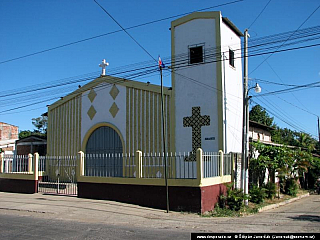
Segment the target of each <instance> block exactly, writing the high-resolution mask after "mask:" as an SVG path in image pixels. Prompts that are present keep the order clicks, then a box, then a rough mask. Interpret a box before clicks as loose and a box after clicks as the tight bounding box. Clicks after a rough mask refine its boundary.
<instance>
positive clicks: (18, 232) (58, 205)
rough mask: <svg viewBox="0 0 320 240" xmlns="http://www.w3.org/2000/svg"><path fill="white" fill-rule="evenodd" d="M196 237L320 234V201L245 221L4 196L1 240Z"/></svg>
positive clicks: (305, 200)
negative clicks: (214, 235)
mask: <svg viewBox="0 0 320 240" xmlns="http://www.w3.org/2000/svg"><path fill="white" fill-rule="evenodd" d="M191 232H200V233H201V232H202V233H203V232H215V233H320V195H311V196H309V197H305V198H303V199H300V200H298V201H295V202H292V203H290V204H287V205H285V206H282V207H279V208H276V209H273V210H268V211H265V212H261V213H258V214H255V215H251V216H246V217H240V218H207V217H201V216H199V215H197V214H189V213H178V212H171V213H169V214H167V213H165V212H164V211H162V210H156V209H150V208H143V207H140V206H135V205H130V204H123V203H117V202H111V201H101V200H100V201H99V200H89V199H79V198H70V197H61V196H44V195H18V194H9V193H0V239H190V233H191Z"/></svg>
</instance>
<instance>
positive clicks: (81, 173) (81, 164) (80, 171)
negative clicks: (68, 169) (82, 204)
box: [77, 151, 84, 179]
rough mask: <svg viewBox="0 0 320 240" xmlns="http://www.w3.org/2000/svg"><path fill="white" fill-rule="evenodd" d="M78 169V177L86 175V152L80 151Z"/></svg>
mask: <svg viewBox="0 0 320 240" xmlns="http://www.w3.org/2000/svg"><path fill="white" fill-rule="evenodd" d="M77 161H78V171H77V179H78V177H80V176H84V152H82V151H80V152H78V159H77Z"/></svg>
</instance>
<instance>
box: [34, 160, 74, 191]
mask: <svg viewBox="0 0 320 240" xmlns="http://www.w3.org/2000/svg"><path fill="white" fill-rule="evenodd" d="M76 170H77V157H76V156H64V157H62V156H60V157H52V156H40V157H39V181H38V192H41V193H47V194H59V195H71V196H77V195H78V186H77V177H76Z"/></svg>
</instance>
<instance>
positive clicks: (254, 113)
mask: <svg viewBox="0 0 320 240" xmlns="http://www.w3.org/2000/svg"><path fill="white" fill-rule="evenodd" d="M249 119H250V120H251V121H255V122H258V123H260V124H264V125H266V126H268V127H271V126H272V125H274V124H273V117H270V116H269V114H268V113H267V112H266V110H264V109H263V108H262V107H261V106H260V105H255V106H254V107H252V109H251V111H250V112H249Z"/></svg>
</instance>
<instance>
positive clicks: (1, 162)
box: [0, 152, 4, 173]
mask: <svg viewBox="0 0 320 240" xmlns="http://www.w3.org/2000/svg"><path fill="white" fill-rule="evenodd" d="M3 165H4V153H3V152H2V153H1V154H0V173H3Z"/></svg>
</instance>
